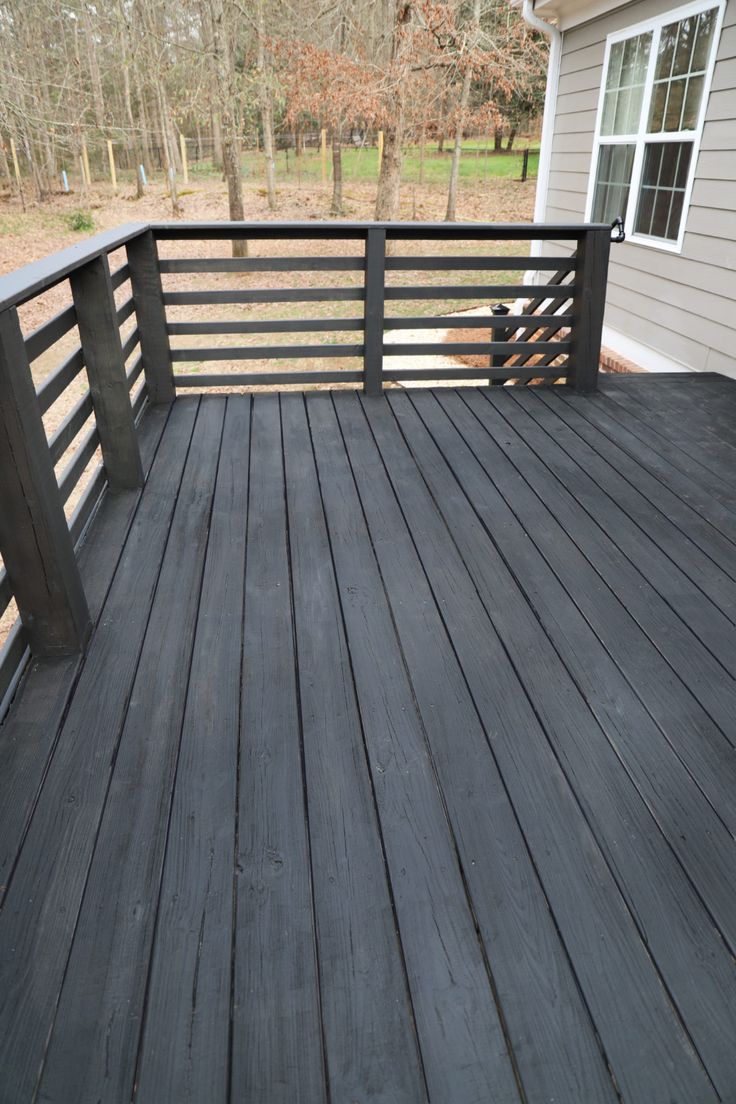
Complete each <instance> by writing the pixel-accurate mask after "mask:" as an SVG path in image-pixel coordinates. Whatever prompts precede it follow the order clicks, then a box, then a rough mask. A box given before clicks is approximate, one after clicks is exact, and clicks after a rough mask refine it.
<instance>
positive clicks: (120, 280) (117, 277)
mask: <svg viewBox="0 0 736 1104" xmlns="http://www.w3.org/2000/svg"><path fill="white" fill-rule="evenodd" d="M129 279H130V268H129V266H128V264H127V262H126V264H121V265H120V268H116V269H115V271H114V272H111V273H110V282H111V284H112V290H113V291H117V289H118V288H119V287H122V286H123V284H124V283H126V281H127V280H129Z"/></svg>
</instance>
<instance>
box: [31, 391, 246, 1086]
mask: <svg viewBox="0 0 736 1104" xmlns="http://www.w3.org/2000/svg"><path fill="white" fill-rule="evenodd" d="M224 413H225V399H224V398H220V397H218V398H215V400H214V401H210V402H209V403H207V404H206V406H205V407H203V408H202V410H201V411H200V412H199V414H198V417H197V421H196V423H195V426H194V432H193V435H192V441H191V446H190V448H189V452H188V455H187V460H186V466H185V468H184V474H183V477H182V481H181V486H180V487H179V491H178V496H177V500H176V508H175V510H174V514H173V518H172V521H171V531H170V536H169V539H168V542H167V546H166V550H165V552H164V556H163V560H162V562H161V565H160V574H159V577H158V580H157V583H156V591H155V594H154V597H153V603H152V605H151V609H150V616H149V620H148V624H147V627H146V633H145V638H144V641H143V646H142V650H141V652H140V656H139V658H138V666H137V671H136V675H135V679H134V680H133V684H132V688H131V691H130V697H129V700H128V701H127V703H126V705H127V708H126V713H125V719H124V722H123V725H122V727H121V728H120V729H119V730H117V731H116V730H115V729H113V732H114V734H115V737H116V753H115V758H114V763H113V766H112V770H111V774H110V779H109V788H108V791H107V794H106V796H105V807H104V812H103V815H102V817H101V820H100V824H99V828H98V831H97V839H96V844H95V851H94V855H93V857H92V862H91V864H90V868H89V872H88V876H87V884H86V888H85V895H84V898H83V900H82V904H81V908H80V911H79V916H78V918H77V924H76V929H75V932H74V939H73V942H72V946H71V952H70V956H69V964H68V968H67V970H66V973H65V977H64V982H63V985H62V988H61V993H60V996H59V1002H58V1007H57V1010H56V1015H55V1019H54V1026H53V1030H52V1032H51V1037H50V1040H49V1044H48V1051H47V1055H46V1060H45V1063H44V1068H43V1072H42V1075H41V1080H40V1086H39V1095H40V1096H41V1097H42V1098H43V1097H45V1098H46V1099H47V1100H48V1101H59V1102H61V1101H69V1100H76V1101H79V1102H80V1104H83V1102H85V1101H92V1100H96V1099H98V1098H99V1097H100V1096H101V1097H102V1098H103V1099H108V1100H125V1099H129V1098H130V1097H131V1096H132V1093H133V1084H134V1081H135V1073H136V1056H137V1051H138V1036H139V1025H140V1022H141V1016H142V1012H143V1002H144V996H145V990H146V978H147V972H148V971H147V963H148V959H149V955H150V946H151V942H152V939H153V931H154V925H155V923H156V918H157V908H158V899H159V890H160V884H161V876H162V867H163V858H164V848H165V844H166V838H167V833H168V822H169V816H170V807H171V795H172V788H173V783H174V777H175V773H176V769H177V764H178V760H179V748H180V741H181V734H182V724H183V716H184V707H185V702H186V696H187V687H188V682H189V668H190V663H191V656H192V648H193V637H194V630H195V625H196V620H197V610H198V607H199V596H200V588H201V583H202V578H203V567H204V562H205V554H206V550H207V540H208V533H209V523H210V515H211V511H212V498H213V493H214V484H215V478H216V473H217V464H218V457H219V445H220V437H221V433H222V423H223V417H224ZM162 640H167V641H168V642H169V643H168V646H167V647H165V648H162V647H161V641H162ZM123 822H124V823H125V824H126V826H127V827H126V828H125V829H124V830H122V824H123ZM205 884H206V883H205ZM214 890H215V887H214V886H213V891H214ZM121 902H130V907H128V908H125V909H121V908H120V903H121ZM208 980H210V981H213V979H212V978H209V979H207V978H206V977H205V976H203V978H202V983H203V985H206V984H207V981H208ZM80 1038H84V1039H85V1040H86V1046H85V1050H84V1054H83V1055H81V1054H80V1053H79V1052H78V1050H77V1041H78V1040H79V1039H80Z"/></svg>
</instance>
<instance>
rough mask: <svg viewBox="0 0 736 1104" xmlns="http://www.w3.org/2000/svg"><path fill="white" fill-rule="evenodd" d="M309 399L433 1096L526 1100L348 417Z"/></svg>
mask: <svg viewBox="0 0 736 1104" xmlns="http://www.w3.org/2000/svg"><path fill="white" fill-rule="evenodd" d="M307 407H308V413H309V421H310V428H311V432H312V440H313V442H314V450H315V457H316V461H317V469H318V474H319V481H320V489H321V492H322V498H323V502H324V508H325V516H326V520H327V525H328V530H329V534H330V548H331V552H332V557H333V562H334V566H335V572H336V578H337V583H338V590H339V594H340V602H341V607H342V613H343V618H344V621H345V628H346V635H347V642H348V647H349V648H350V655H351V660H352V666H353V671H354V675H355V683H356V690H357V696H358V703H359V706H360V711H361V719H362V724H363V732H364V734H365V740H366V747H367V752H368V759H369V763H370V767H371V774H372V778H373V787H374V791H375V794H376V803H377V807H378V812H379V816H380V819H381V828H382V833H383V840H384V846H385V848H386V857H387V861H388V867H389V872H390V874H391V881H392V885H393V887H394V900H395V905H396V915H397V920H398V924H399V932H400V935H401V941H402V946H403V948H404V955H405V958H406V965H407V971H408V975H409V985H410V988H411V993H412V1003H413V1008H414V1016H415V1019H416V1024H417V1034H418V1037H419V1044H420V1047H421V1051H422V1056H423V1062H424V1069H425V1072H426V1077H427V1088H428V1091H429V1096H430V1099H440V1100H450V1099H452V1100H453V1101H457V1102H458V1104H461V1102H465V1101H473V1100H481V1099H484V1098H488V1099H492V1100H497V1101H499V1102H501V1101H514V1102H516V1101H518V1100H519V1094H518V1089H517V1086H516V1083H515V1079H514V1072H513V1069H512V1065H511V1060H510V1056H509V1053H508V1050H507V1045H506V1040H505V1038H504V1032H503V1025H502V1023H501V1020H500V1016H499V1012H498V1010H497V1009H496V1007H495V1003H494V994H493V988H492V976H489V974H488V973H487V970H486V964H485V961H484V956H483V950H482V947H481V946H480V945H479V941H478V938H477V935H476V930H475V924H474V922H473V915H472V911H471V910H472V905H471V902H470V901H468V900H467V898H466V895H465V889H464V885H463V877H462V869H461V867H460V865H459V862H458V856H457V852H456V846H457V845H456V841H455V838H454V836H453V834H452V832H451V830H450V826H449V824H448V821H447V818H446V817H445V813H444V808H443V803H442V795H441V791H440V789H439V784H438V779H437V778H436V776H435V772H434V768H433V765H432V760H431V756H430V751H429V747H428V746H427V742H426V733H425V720H424V719H423V718H422V716H421V714H420V712H419V708H421V702H419V703H416V702H415V698H414V687H413V685H412V682H410V680H409V678H408V677H407V676H408V672H407V670H406V666H405V662H404V653H403V652H402V648H401V644H400V641H399V639H398V637H397V634H396V632H395V631H394V627H393V624H392V611H391V607H390V605H389V602H388V599H387V597H386V594H385V593H384V591H383V586H382V581H381V575H380V573H379V568H378V564H377V563H376V560H375V559H374V557H373V554H372V551H371V534H370V532H369V530H368V528H367V526H366V521H365V519H364V518H363V514H362V510H361V502H360V499H359V498H358V493H357V490H356V486H355V484H354V482H353V479H352V475H351V471H350V465H349V462H348V458H347V457H346V455H345V446H344V443H343V439H342V435H341V432H340V427H339V425H338V423H337V419H336V417H335V411H334V408H333V406H332V402H331V400H330V398H329V396H324V397H322V398H316V397H310V399H309V400H308V403H307ZM373 466H375V465H373ZM407 597H408V595H407ZM400 631H401V626H399V633H400ZM418 706H419V707H418ZM428 720H429V723H431V722H432V718H431V716H430V718H428Z"/></svg>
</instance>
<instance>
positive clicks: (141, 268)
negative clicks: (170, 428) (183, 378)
mask: <svg viewBox="0 0 736 1104" xmlns="http://www.w3.org/2000/svg"><path fill="white" fill-rule="evenodd" d="M125 248H126V251H127V254H128V267H129V268H130V284H131V287H132V289H133V300H134V302H135V312H136V316H137V318H138V331H139V333H140V336H141V358H142V360H143V372H144V374H145V377H146V384H147V386H148V398H149V401H150V402H152V403H169V402H173V401H174V399H175V398H176V390H175V388H174V370H173V367H172V364H171V347H170V344H169V335H168V332H167V330H166V308H165V307H164V293H163V288H162V286H161V273H160V272H159V267H158V250H157V248H156V241H155V239H154V236H153V233H152V231H151V230H146V231H145V232H144V233H143V234H139V235H138V237H136V238H132V239H131V240H130V241H129V242H128V243H127V245H126V247H125Z"/></svg>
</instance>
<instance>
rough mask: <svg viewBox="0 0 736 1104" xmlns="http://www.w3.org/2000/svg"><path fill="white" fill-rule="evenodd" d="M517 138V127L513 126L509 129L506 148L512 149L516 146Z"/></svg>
mask: <svg viewBox="0 0 736 1104" xmlns="http://www.w3.org/2000/svg"><path fill="white" fill-rule="evenodd" d="M515 138H516V127H515V126H512V127H511V130H510V131H509V137H508V141H507V142H506V149H507V150H509V151H511V150H512V149H513V148H514V139H515Z"/></svg>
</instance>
